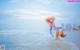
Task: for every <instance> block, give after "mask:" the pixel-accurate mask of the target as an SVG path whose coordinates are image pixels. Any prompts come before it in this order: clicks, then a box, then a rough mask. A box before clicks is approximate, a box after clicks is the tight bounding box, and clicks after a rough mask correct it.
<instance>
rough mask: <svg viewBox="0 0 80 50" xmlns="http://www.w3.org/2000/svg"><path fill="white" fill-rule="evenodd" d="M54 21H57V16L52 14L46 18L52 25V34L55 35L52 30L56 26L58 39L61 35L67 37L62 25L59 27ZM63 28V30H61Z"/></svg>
mask: <svg viewBox="0 0 80 50" xmlns="http://www.w3.org/2000/svg"><path fill="white" fill-rule="evenodd" d="M54 21H55V17H53V16H51V17H48V18H46V22H47V23H48V24H49V26H50V34H51V35H52V37H53V34H52V30H53V29H54V28H55V29H56V40H57V39H60V37H65V36H66V34H64V30H63V29H62V27H58V26H56V25H55V24H54ZM60 30H61V31H60Z"/></svg>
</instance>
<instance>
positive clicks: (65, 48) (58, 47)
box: [49, 40, 79, 50]
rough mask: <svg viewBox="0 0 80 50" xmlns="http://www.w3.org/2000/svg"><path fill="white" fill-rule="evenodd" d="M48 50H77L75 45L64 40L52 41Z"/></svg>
mask: <svg viewBox="0 0 80 50" xmlns="http://www.w3.org/2000/svg"><path fill="white" fill-rule="evenodd" d="M49 48H50V50H79V48H78V47H77V46H76V45H74V44H73V43H69V42H66V41H64V40H54V41H53V42H52V43H50V45H49Z"/></svg>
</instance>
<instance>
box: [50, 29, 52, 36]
mask: <svg viewBox="0 0 80 50" xmlns="http://www.w3.org/2000/svg"><path fill="white" fill-rule="evenodd" d="M50 34H51V35H52V37H53V34H52V28H50Z"/></svg>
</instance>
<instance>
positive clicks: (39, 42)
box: [0, 30, 80, 50]
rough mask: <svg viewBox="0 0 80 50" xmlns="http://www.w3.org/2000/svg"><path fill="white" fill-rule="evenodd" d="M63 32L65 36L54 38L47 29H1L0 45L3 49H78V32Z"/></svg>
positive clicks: (79, 42)
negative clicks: (58, 38)
mask: <svg viewBox="0 0 80 50" xmlns="http://www.w3.org/2000/svg"><path fill="white" fill-rule="evenodd" d="M65 33H66V34H67V37H66V38H61V39H60V40H55V37H52V36H51V35H50V34H49V33H48V32H47V31H29V30H1V31H0V45H4V46H5V50H79V48H80V45H78V44H80V39H79V36H80V33H79V32H69V31H66V32H65ZM54 35H55V34H54Z"/></svg>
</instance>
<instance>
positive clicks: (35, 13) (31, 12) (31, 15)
mask: <svg viewBox="0 0 80 50" xmlns="http://www.w3.org/2000/svg"><path fill="white" fill-rule="evenodd" d="M4 13H7V14H12V16H14V17H18V18H19V19H25V20H26V19H31V20H32V19H35V20H44V19H45V18H46V17H47V16H58V15H60V13H59V12H53V11H50V10H47V9H14V10H6V11H4ZM56 18H57V20H64V19H63V18H59V17H56Z"/></svg>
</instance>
